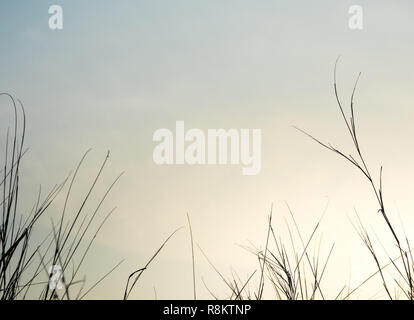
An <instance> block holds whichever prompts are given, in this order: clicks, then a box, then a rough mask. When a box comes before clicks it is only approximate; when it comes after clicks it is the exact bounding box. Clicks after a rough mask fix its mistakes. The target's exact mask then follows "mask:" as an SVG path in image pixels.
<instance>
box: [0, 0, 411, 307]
mask: <svg viewBox="0 0 414 320" xmlns="http://www.w3.org/2000/svg"><path fill="white" fill-rule="evenodd" d="M51 4H58V5H61V6H62V8H63V19H64V20H63V21H64V26H63V30H54V31H52V30H50V29H49V27H48V19H49V16H50V15H49V14H48V8H49V6H50V5H51ZM354 4H358V5H360V6H362V8H363V10H364V11H363V12H364V28H363V30H350V29H349V27H348V19H349V17H350V14H349V13H348V9H349V7H350V6H351V5H354ZM413 9H414V4H413V3H412V1H398V2H391V1H385V0H384V1H375V2H373V1H362V0H361V1H327V0H326V1H320V0H318V1H312V2H311V1H276V0H273V1H270V0H263V1H243V0H242V1H241V0H228V1H219V0H212V1H190V0H187V1H184V0H178V1H157V0H151V1H125V0H122V1H102V0H100V1H97V0H89V1H80V0H71V1H54V2H50V1H39V0H36V1H33V0H32V1H24V2H23V1H19V2H17V1H15V2H11V1H10V2H9V4H6V3H4V2H2V3H1V4H0V37H1V38H2V40H3V41H2V44H1V50H0V70H1V77H0V91H2V92H4V91H5V92H10V93H12V94H14V95H15V96H17V97H18V98H20V99H21V100H22V101H23V102H24V104H25V108H26V113H27V117H28V128H27V146H29V147H30V151H29V153H28V154H27V157H26V158H25V161H24V164H23V170H24V176H23V181H22V182H21V183H22V184H23V189H24V190H22V192H23V194H24V195H23V199H22V200H21V201H22V203H23V204H22V207H28V208H29V207H30V205H31V204H32V203H33V201H34V199H35V198H36V190H37V187H38V186H39V185H40V184H41V185H42V187H44V188H45V189H48V188H51V187H52V186H53V185H54V184H55V183H57V182H60V181H62V179H63V178H64V177H65V176H66V175H67V174H68V173H69V171H70V170H72V169H73V168H74V167H75V166H76V164H77V162H78V161H79V160H80V158H81V157H82V155H83V153H84V152H85V151H86V150H87V149H88V148H92V149H93V150H92V152H91V154H90V156H89V158H88V161H87V164H86V165H85V167H84V170H83V173H82V174H81V178H80V179H79V180H78V185H77V186H76V191H75V194H74V197H73V199H72V205H73V207H76V204H77V203H79V200H80V197H81V195H82V194H83V193H84V192H85V190H86V188H87V185H88V184H89V183H90V182H91V179H92V177H93V174H94V172H96V170H97V169H98V166H99V164H100V163H101V161H102V160H103V159H104V157H105V155H106V151H107V150H110V151H111V158H110V161H109V164H108V167H107V169H106V171H105V174H104V178H103V180H102V181H101V184H100V187H99V188H98V189H97V190H98V191H99V192H100V193H102V192H103V191H104V187H105V186H107V185H108V184H109V183H110V182H111V181H112V180H113V179H114V178H115V177H116V176H117V174H118V173H120V172H122V171H125V174H124V176H123V177H122V179H121V180H120V182H119V183H118V184H117V186H116V188H115V189H114V191H113V193H112V194H111V196H110V197H109V198H108V199H107V201H106V202H105V208H104V210H103V212H102V214H104V213H105V212H106V211H107V210H109V209H110V208H112V207H114V206H116V207H117V210H116V214H115V215H114V216H113V217H111V219H110V220H109V221H108V224H107V225H106V226H105V227H104V228H103V229H102V231H101V233H100V234H99V236H98V238H97V240H96V245H95V247H94V249H93V250H92V251H93V252H92V253H91V255H90V256H89V259H88V263H87V266H86V268H85V273H86V274H87V279H88V280H90V281H93V280H94V279H98V278H99V277H100V276H101V275H102V274H104V273H105V272H106V271H107V270H109V269H110V268H111V267H112V266H113V265H115V264H116V263H117V262H118V261H119V260H121V259H123V258H125V262H124V263H123V264H122V266H121V267H120V268H119V269H117V270H116V271H115V272H114V273H113V274H112V275H111V277H110V278H108V279H107V281H105V282H104V283H102V285H100V286H99V287H98V288H96V290H95V291H94V292H93V293H92V294H91V295H90V298H121V297H122V294H123V288H124V285H125V282H126V279H127V276H128V275H129V273H131V272H132V271H134V270H135V269H138V268H141V267H142V266H143V265H144V264H145V263H146V261H147V260H148V259H149V258H150V257H151V255H152V253H153V252H154V251H155V250H156V249H157V248H158V246H159V245H160V244H161V243H162V241H164V239H165V238H166V237H167V236H168V234H169V233H171V232H172V231H173V230H174V229H176V228H177V227H180V226H183V225H186V213H187V212H188V213H189V214H190V217H191V219H192V225H193V233H194V237H195V241H196V242H197V243H198V244H199V245H200V246H201V247H202V248H203V250H204V251H205V252H206V254H207V255H208V256H209V258H210V260H212V261H213V262H214V263H215V265H216V267H218V268H219V269H220V270H221V271H222V272H223V274H225V275H226V276H230V275H231V270H232V269H234V270H235V271H236V272H238V273H239V274H240V276H241V277H242V278H246V279H247V277H248V275H249V274H250V273H251V272H253V271H254V270H255V269H257V268H258V264H257V261H256V259H255V258H254V257H253V256H251V255H250V254H249V253H247V252H246V251H245V250H243V249H241V248H240V247H239V246H238V245H248V244H249V241H250V242H252V243H254V244H255V245H257V246H259V247H263V246H264V243H265V237H266V224H267V216H268V214H269V210H270V207H271V204H272V203H273V204H274V215H275V217H274V220H275V227H276V228H277V229H280V232H281V234H282V236H285V237H286V236H288V235H287V233H286V227H285V222H284V219H283V217H288V211H287V209H286V206H285V204H284V201H287V202H288V203H289V205H290V206H291V208H292V209H293V210H294V212H295V217H296V220H297V222H298V224H299V225H300V226H301V227H302V229H303V232H304V234H305V235H309V234H310V232H311V231H312V229H313V226H314V224H315V223H316V222H317V220H318V219H319V217H320V216H321V214H322V212H323V210H324V208H325V206H326V203H327V201H329V206H328V209H327V213H326V216H325V218H324V220H323V222H322V225H321V231H322V232H323V242H322V247H323V249H324V250H325V251H324V252H325V253H326V252H327V251H329V248H330V245H331V244H332V243H333V242H335V249H334V252H333V255H332V260H331V262H330V264H329V266H328V270H327V273H326V276H325V277H326V278H325V283H324V287H325V288H326V290H327V291H328V292H332V294H331V296H332V297H335V295H336V293H337V292H338V291H339V290H340V289H341V287H342V286H343V285H344V284H346V282H347V281H348V275H349V270H350V268H351V267H350V266H351V265H352V266H354V268H356V269H360V270H362V271H361V273H363V274H369V273H370V272H372V271H374V270H375V264H374V262H373V261H371V259H370V257H369V256H368V253H367V251H366V248H365V247H364V246H363V245H362V243H361V241H360V240H359V238H358V235H357V233H356V232H355V230H354V229H353V227H352V225H351V223H350V221H349V218H348V217H350V218H351V219H352V218H353V217H354V209H355V210H357V211H358V213H359V214H360V216H361V219H362V220H363V221H364V222H366V224H367V226H368V227H369V228H371V226H372V227H373V228H374V229H375V232H376V233H377V234H378V235H382V234H383V233H384V234H385V235H384V238H382V239H383V241H384V245H387V241H388V240H389V239H388V233H386V231H384V230H385V228H384V223H383V221H382V220H381V219H380V216H379V215H378V214H377V212H376V211H377V210H378V208H377V204H376V202H375V199H374V196H373V194H371V190H370V189H369V185H368V184H367V182H366V181H365V180H363V177H362V176H361V175H360V173H359V172H357V170H355V169H354V168H352V167H351V166H350V165H348V164H347V163H345V162H344V161H343V160H341V159H340V158H338V157H337V156H335V155H333V154H330V153H329V152H327V151H325V150H323V149H321V148H320V147H319V146H318V145H316V144H315V143H312V142H311V141H310V140H309V139H307V138H306V137H305V136H303V135H301V134H299V133H298V132H297V131H296V130H295V129H293V127H292V126H298V127H301V128H303V129H306V130H308V131H310V132H311V133H313V134H315V135H316V136H317V137H320V138H321V139H323V140H324V141H327V142H332V143H333V144H335V145H337V146H339V147H341V148H342V147H343V149H345V150H347V151H348V152H351V151H352V149H351V145H350V139H349V137H348V136H346V131H345V126H344V124H343V123H342V122H341V118H340V114H339V111H338V109H337V106H336V104H335V97H334V93H333V83H332V79H333V68H334V63H335V60H336V58H337V57H338V56H339V55H341V60H340V63H339V66H338V86H339V90H340V95H341V98H342V99H343V101H344V102H348V101H349V96H350V94H351V90H352V86H353V82H354V80H355V78H356V76H357V74H358V73H359V72H362V77H361V80H360V84H359V88H358V92H357V95H356V107H355V108H356V113H357V121H358V122H357V125H358V128H359V132H360V139H361V144H362V145H363V151H364V153H365V155H366V157H367V160H368V163H369V165H370V166H371V167H372V168H373V172H375V174H376V177H378V175H377V173H378V171H379V166H380V165H383V166H384V186H385V194H386V204H387V205H388V208H389V210H390V212H391V213H390V214H391V217H392V219H393V220H395V222H396V224H397V225H400V222H399V216H398V215H400V216H401V219H402V220H403V221H404V224H405V226H406V228H407V230H408V233H410V226H411V225H413V223H414V218H413V215H412V214H413V213H412V210H413V206H412V201H411V200H412V188H411V183H410V182H411V181H413V178H414V170H413V169H412V163H413V160H414V152H413V149H412V137H413V134H414V128H413V126H412V120H413V109H412V95H413V94H412V83H413V80H414V72H413V70H412V57H413V55H414V45H413V43H412V41H411V39H412V38H413V32H414V31H413V30H414V22H413V20H412V15H411V14H412V12H413ZM6 102H7V101H6V100H5V99H1V100H0V104H1V108H0V120H1V127H0V129H1V137H4V134H5V128H6V126H7V124H8V123H10V121H11V115H12V114H11V110H10V108H6V106H7V104H6ZM179 120H183V121H184V122H185V124H186V126H188V128H199V129H201V130H207V129H210V128H225V129H228V128H239V129H241V128H250V129H253V128H259V129H261V130H262V169H261V172H260V174H258V175H256V176H243V175H242V174H241V168H240V166H229V165H228V166H219V165H217V166H202V165H201V166H189V165H181V166H176V165H172V166H158V165H156V164H155V163H154V162H153V159H152V153H153V149H154V147H155V145H156V143H154V142H153V141H152V135H153V133H154V131H156V130H157V129H159V128H169V129H170V130H174V128H175V122H176V121H179ZM2 143H3V142H2ZM99 192H98V193H99ZM63 200H64V198H63V197H60V198H59V199H58V200H57V202H56V205H55V206H54V207H53V208H52V209H51V210H50V212H49V213H48V215H49V216H53V215H54V214H58V211H57V210H58V208H59V206H60V205H61V204H62V202H63ZM95 200H96V199H95ZM42 226H43V227H44V228H48V227H49V226H50V220H49V219H48V218H45V219H44V220H42ZM319 236H320V235H319ZM412 236H414V235H413V234H412ZM318 239H319V238H318ZM288 241H289V239H288V238H286V242H288ZM195 258H196V268H197V269H196V272H197V287H198V294H199V296H200V297H205V298H209V297H210V296H209V293H208V292H207V290H206V289H205V288H204V286H203V284H202V281H201V278H203V279H204V281H205V282H206V283H207V284H208V285H209V288H210V289H213V290H214V292H215V293H216V294H217V295H218V296H220V297H225V296H226V288H225V286H224V285H223V284H222V283H221V282H220V279H219V277H218V276H217V275H216V274H215V272H214V271H213V270H212V269H211V267H210V266H209V265H208V263H207V262H206V260H205V259H204V257H203V256H202V254H201V253H200V252H199V251H198V250H196V257H195ZM374 282H375V280H374ZM378 283H380V282H379V281H377V283H376V284H378ZM154 288H155V289H156V292H157V297H158V298H176V299H181V298H192V273H191V247H190V242H189V234H188V229H183V230H181V231H180V232H179V233H178V234H177V235H176V236H175V237H174V238H173V239H172V240H171V242H170V243H169V244H168V245H167V247H166V248H165V249H164V250H163V252H162V253H161V254H160V256H159V257H158V258H157V259H156V261H154V264H153V265H152V267H151V268H150V269H149V270H148V271H147V272H146V273H145V274H144V275H143V277H142V279H141V280H140V282H139V283H138V285H137V288H136V290H135V291H134V292H133V294H132V295H131V298H136V299H142V298H144V299H152V298H154ZM371 293H372V295H374V293H375V292H371ZM367 295H368V296H369V295H370V293H367ZM270 297H272V296H271V294H270Z"/></svg>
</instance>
